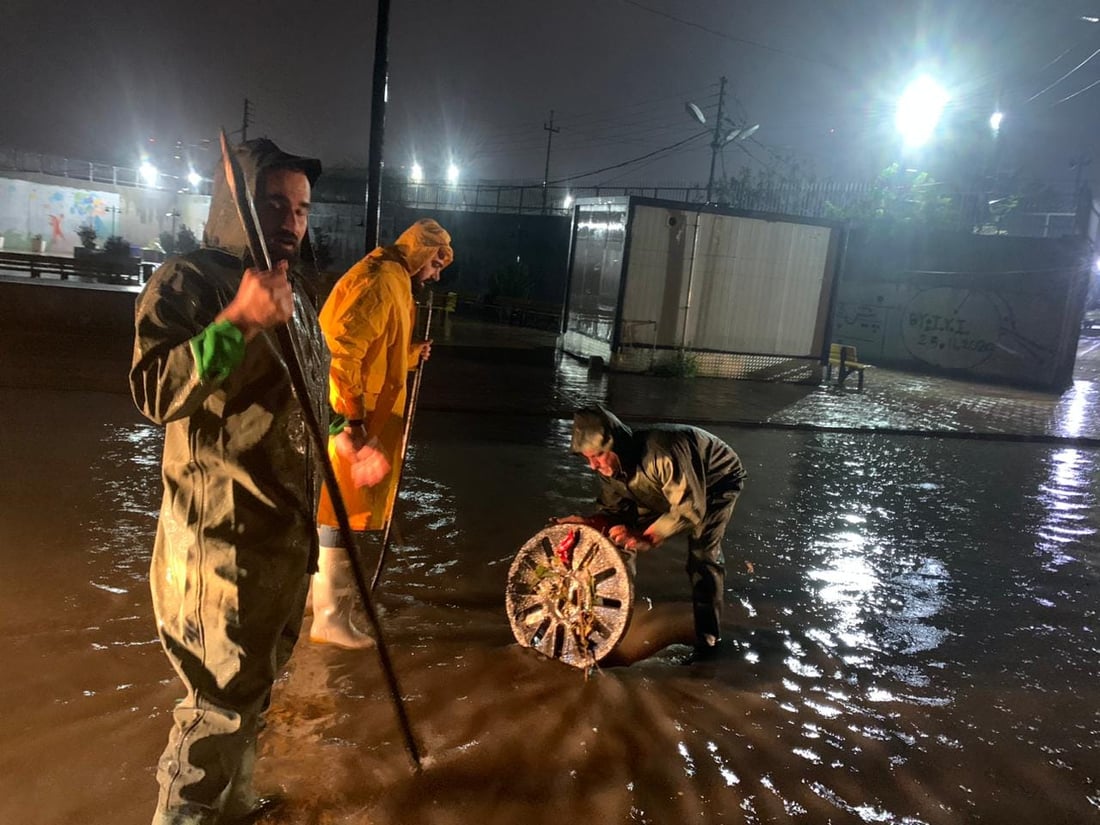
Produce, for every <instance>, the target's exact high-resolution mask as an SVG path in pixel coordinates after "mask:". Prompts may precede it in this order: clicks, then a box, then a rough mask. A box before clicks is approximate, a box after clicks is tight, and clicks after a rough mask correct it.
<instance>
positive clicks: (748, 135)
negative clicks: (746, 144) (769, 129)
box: [739, 123, 760, 140]
mask: <svg viewBox="0 0 1100 825" xmlns="http://www.w3.org/2000/svg"><path fill="white" fill-rule="evenodd" d="M758 131H760V124H759V123H756V124H754V125H752V126H750V127H749V128H748V129H746V130H745V131H743V132H742V133H741V135H740V137H739V139H740V140H748V139H749V138H751V137H752V136H753V135H755V134H756V133H757V132H758Z"/></svg>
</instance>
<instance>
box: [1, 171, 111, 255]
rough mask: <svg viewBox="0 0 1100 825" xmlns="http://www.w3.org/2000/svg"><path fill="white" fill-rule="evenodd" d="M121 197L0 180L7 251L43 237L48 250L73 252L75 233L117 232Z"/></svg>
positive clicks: (77, 244) (98, 233) (3, 231)
mask: <svg viewBox="0 0 1100 825" xmlns="http://www.w3.org/2000/svg"><path fill="white" fill-rule="evenodd" d="M119 201H120V198H119V195H118V194H116V193H113V192H100V191H95V190H89V189H75V188H72V187H68V186H51V185H49V184H42V183H31V182H29V181H23V180H12V179H3V180H0V234H2V235H3V236H4V238H5V248H6V249H19V248H21V247H22V248H26V247H27V246H28V245H29V242H30V238H31V236H33V235H41V236H42V238H43V239H44V240H45V241H46V248H47V250H58V251H65V252H71V251H72V248H73V247H74V246H79V245H80V239H79V238H78V237H77V234H76V231H77V230H78V229H79V228H80V227H81V226H91V227H92V228H94V229H95V230H96V234H97V235H99V236H100V237H101V238H104V237H107V236H108V235H111V234H113V233H114V227H115V225H116V224H117V219H118V218H117V216H118V214H119V211H120V206H121V204H120V202H119Z"/></svg>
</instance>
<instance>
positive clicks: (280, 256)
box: [264, 236, 302, 266]
mask: <svg viewBox="0 0 1100 825" xmlns="http://www.w3.org/2000/svg"><path fill="white" fill-rule="evenodd" d="M264 240H265V242H266V244H267V253H268V255H269V256H270V258H271V262H272V263H273V264H274V263H278V262H279V261H286V262H287V264H289V265H291V266H293V265H294V264H296V263H298V262H299V261H300V260H301V259H302V242H301V241H296V242H295V244H294V251H293V252H286V251H284V250H283V245H282V244H279V243H277V240H278V236H276V237H275V238H265V239H264Z"/></svg>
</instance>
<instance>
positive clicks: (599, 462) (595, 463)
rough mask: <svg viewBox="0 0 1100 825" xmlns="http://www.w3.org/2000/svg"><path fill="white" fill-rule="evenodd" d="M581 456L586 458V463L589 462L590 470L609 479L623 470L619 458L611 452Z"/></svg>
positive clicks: (595, 452)
mask: <svg viewBox="0 0 1100 825" xmlns="http://www.w3.org/2000/svg"><path fill="white" fill-rule="evenodd" d="M581 455H582V456H584V459H585V461H587V462H588V467H589V468H590V469H592V470H595V471H596V472H597V473H599V474H600V475H602V476H607V477H608V478H611V476H613V475H615V474H616V473H618V472H619V470H620V469H621V468H622V464H621V463H620V462H619V457H618V456H617V455H615V453H613V452H611V451H610V450H600V451H593V452H587V453H581Z"/></svg>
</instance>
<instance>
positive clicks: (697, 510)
mask: <svg viewBox="0 0 1100 825" xmlns="http://www.w3.org/2000/svg"><path fill="white" fill-rule="evenodd" d="M572 450H573V452H575V453H578V454H580V453H583V452H586V451H587V452H591V451H611V452H614V453H615V455H617V456H618V457H619V462H620V463H621V464H622V470H621V471H620V472H619V474H618V475H616V476H614V477H610V478H609V477H606V476H602V475H601V476H599V479H600V493H599V497H598V503H599V508H600V509H599V512H600V513H601V514H602V515H604V516H606V517H607V518H608V520H609V522H610V523H611V524H627V525H631V526H638V527H643V528H647V529H648V530H649V531H650V532H651V534H652V535H654V536H655V537H656V538H659V539H660V540H661V541H664V540H665V539H667V538H668V537H670V536H674V535H676V534H677V533H681V532H684V531H685V530H689V529H690V530H692V531H695V530H696V529H698V528H699V527H700V525H701V524H702V523H703V518H704V516H706V514H707V503H708V499H712V498H714V499H717V498H719V496H720V494H721V493H724V492H728V491H731V490H740V489H741V488H742V486H743V483H744V479H745V471H744V469H743V468H742V466H741V459H740V458H738V456H737V453H735V452H734V451H733V448H732V447H730V446H729V445H728V444H727V443H726V442H724V441H722V440H721V439H720V438H718V437H717V436H715V435H711V434H710V433H708V432H707V431H706V430H701V429H699V428H698V427H689V426H683V425H677V424H657V425H654V426H651V427H648V428H646V429H644V430H631V429H630V428H629V427H628V426H626V425H625V424H624V423H623V422H622V421H620V420H619V419H618V418H617V417H616V416H615V415H614V414H613V413H611V412H610V411H608V410H606V409H604V408H603V407H597V408H592V409H584V410H580V411H578V412H577V414H576V416H574V419H573V443H572Z"/></svg>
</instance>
